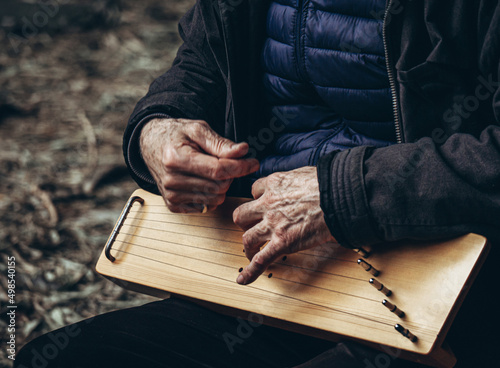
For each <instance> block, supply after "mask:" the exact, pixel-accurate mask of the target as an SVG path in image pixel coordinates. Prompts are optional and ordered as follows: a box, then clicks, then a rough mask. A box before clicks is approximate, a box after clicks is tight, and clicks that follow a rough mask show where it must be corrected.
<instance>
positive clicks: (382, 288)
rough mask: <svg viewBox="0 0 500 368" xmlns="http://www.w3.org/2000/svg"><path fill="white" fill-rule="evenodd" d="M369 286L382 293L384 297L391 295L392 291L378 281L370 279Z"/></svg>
mask: <svg viewBox="0 0 500 368" xmlns="http://www.w3.org/2000/svg"><path fill="white" fill-rule="evenodd" d="M370 284H372V285H373V287H374V288H375V289H377V290H378V291H380V292H382V293H383V294H384V295H385V296H391V295H392V291H391V290H389V289H388V288H386V287H385V286H384V284H382V283H380V282H379V281H378V280H375V279H370Z"/></svg>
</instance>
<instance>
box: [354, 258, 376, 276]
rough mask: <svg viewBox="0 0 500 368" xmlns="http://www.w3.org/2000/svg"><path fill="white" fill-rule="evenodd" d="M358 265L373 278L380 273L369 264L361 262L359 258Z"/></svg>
mask: <svg viewBox="0 0 500 368" xmlns="http://www.w3.org/2000/svg"><path fill="white" fill-rule="evenodd" d="M358 264H359V265H360V266H361V267H363V268H364V269H365V271H367V272H370V273H371V274H372V275H373V276H378V275H379V274H380V271H378V270H377V269H375V267H373V266H372V265H371V264H369V263H368V262H366V261H365V260H362V259H361V258H360V259H358Z"/></svg>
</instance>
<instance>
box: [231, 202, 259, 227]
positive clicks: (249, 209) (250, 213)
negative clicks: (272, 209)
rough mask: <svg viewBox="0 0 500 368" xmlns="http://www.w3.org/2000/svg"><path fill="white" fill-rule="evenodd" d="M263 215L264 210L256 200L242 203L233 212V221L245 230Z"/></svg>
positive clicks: (257, 221)
mask: <svg viewBox="0 0 500 368" xmlns="http://www.w3.org/2000/svg"><path fill="white" fill-rule="evenodd" d="M263 217H264V210H263V208H262V206H261V205H260V204H259V203H258V202H257V201H252V202H248V203H245V204H242V205H241V206H239V207H238V208H236V209H235V210H234V212H233V221H234V223H235V224H236V225H238V226H239V227H241V228H242V229H243V230H245V231H247V230H248V229H250V228H251V227H253V226H255V224H257V223H259V222H260V221H261V220H262V218H263Z"/></svg>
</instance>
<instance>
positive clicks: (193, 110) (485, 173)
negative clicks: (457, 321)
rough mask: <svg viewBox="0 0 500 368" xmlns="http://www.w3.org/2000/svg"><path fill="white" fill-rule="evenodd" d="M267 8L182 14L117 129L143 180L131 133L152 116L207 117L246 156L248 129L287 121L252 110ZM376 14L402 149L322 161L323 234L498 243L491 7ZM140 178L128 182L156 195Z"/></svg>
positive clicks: (236, 6)
mask: <svg viewBox="0 0 500 368" xmlns="http://www.w3.org/2000/svg"><path fill="white" fill-rule="evenodd" d="M268 5H269V1H267V0H248V1H247V0H205V1H203V0H202V1H198V3H197V4H196V5H195V7H194V8H193V9H191V10H190V11H189V12H188V13H187V14H186V16H185V17H184V18H183V19H182V21H181V22H180V26H179V30H180V34H181V36H182V38H183V40H184V44H183V45H182V46H181V47H180V49H179V53H178V56H177V58H176V59H175V61H174V64H173V66H172V68H171V69H170V70H169V71H167V72H166V73H165V74H164V75H162V76H161V77H159V78H158V79H156V80H155V81H154V82H153V84H152V85H151V87H150V90H149V93H148V94H147V96H146V97H144V98H143V99H142V100H141V101H140V102H139V103H138V105H137V107H136V109H135V110H134V112H133V114H132V116H131V118H130V121H129V124H128V126H127V129H126V132H125V137H124V152H125V158H126V161H127V163H128V164H129V166H130V163H131V162H132V163H133V165H132V166H134V167H135V168H141V170H142V172H147V170H144V163H143V162H142V160H141V159H140V154H139V148H138V144H137V139H133V140H131V136H132V133H133V132H134V129H135V134H134V136H135V137H137V136H138V132H139V131H140V127H138V128H137V125H138V123H139V122H140V121H141V120H142V119H143V118H145V117H148V116H150V115H151V114H153V113H161V114H166V115H169V116H172V117H182V118H192V119H203V120H206V121H207V122H208V123H209V124H210V125H211V126H212V127H213V128H214V129H215V130H216V131H218V132H219V133H220V134H222V135H224V136H226V137H228V138H230V139H233V140H235V141H249V142H251V147H252V148H251V154H253V155H255V156H259V155H260V154H265V149H262V146H263V145H262V144H258V137H259V132H262V131H263V130H266V129H267V131H268V130H269V129H270V128H271V131H272V127H273V126H274V125H276V123H275V120H273V119H286V116H278V117H273V116H268V115H267V114H266V112H265V109H264V108H263V106H265V103H264V101H262V96H263V94H262V93H261V92H262V90H261V89H262V86H261V80H262V78H261V73H262V70H261V65H260V56H261V46H262V44H263V41H264V39H265V22H266V16H265V15H266V11H267V7H268ZM386 13H387V14H379V16H380V17H382V18H384V17H385V25H384V38H385V46H386V53H387V62H388V71H389V75H390V79H391V84H392V89H393V94H394V114H395V120H396V124H395V125H396V126H395V129H396V132H397V136H398V140H399V142H400V143H401V144H398V145H394V146H390V147H386V148H380V149H373V148H370V147H366V146H363V147H358V148H354V149H350V150H347V151H342V152H338V153H333V154H329V155H327V156H324V157H322V159H321V160H320V163H319V165H318V174H319V182H320V187H321V202H322V207H323V210H324V212H325V216H326V219H327V222H328V225H329V227H330V229H331V232H332V234H333V235H334V237H335V238H336V239H337V240H338V241H339V242H341V244H343V245H345V246H349V247H356V246H359V245H366V244H374V243H378V242H383V241H393V240H398V239H403V238H435V237H448V236H455V235H459V234H463V233H467V232H476V233H480V234H484V235H486V236H488V237H489V238H490V239H500V226H498V225H499V219H500V127H499V121H500V92H499V91H500V88H499V86H500V84H499V82H498V81H499V72H498V70H499V59H500V39H499V38H500V5H499V4H498V2H497V1H492V0H483V1H476V0H427V1H411V0H404V1H403V0H393V1H391V5H390V6H388V8H387V10H386ZM136 128H137V129H136ZM252 142H256V143H255V145H253V146H252ZM141 165H142V166H141ZM141 170H134V169H133V170H131V173H132V176H133V177H134V178H135V179H136V180H137V181H138V183H139V185H140V186H142V187H143V188H145V189H147V190H150V191H153V192H157V190H156V186H155V184H154V182H153V181H152V179H151V178H150V177H144V175H137V171H141ZM236 185H240V186H241V188H240V190H238V188H237V187H235V188H233V192H232V193H236V194H239V195H241V194H242V193H243V191H244V190H246V191H247V190H248V188H244V182H243V181H240V182H239V183H238V184H236ZM247 193H248V192H247Z"/></svg>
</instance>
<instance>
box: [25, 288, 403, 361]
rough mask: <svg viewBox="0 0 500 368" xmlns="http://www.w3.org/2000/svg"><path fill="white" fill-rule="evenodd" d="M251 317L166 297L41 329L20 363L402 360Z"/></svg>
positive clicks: (26, 349)
mask: <svg viewBox="0 0 500 368" xmlns="http://www.w3.org/2000/svg"><path fill="white" fill-rule="evenodd" d="M250 317H252V318H249V320H248V321H245V320H242V319H238V318H232V317H228V316H224V315H221V314H218V313H215V312H213V311H210V310H208V309H206V308H203V307H200V306H198V305H196V304H194V303H190V302H187V301H184V300H180V299H175V298H172V299H167V300H163V301H158V302H154V303H149V304H146V305H143V306H140V307H136V308H130V309H125V310H119V311H115V312H111V313H107V314H103V315H100V316H96V317H94V318H91V319H88V320H84V321H81V322H79V323H77V324H74V325H70V326H66V327H64V328H62V329H59V330H56V331H54V332H51V333H48V334H46V335H44V336H41V337H39V338H37V339H35V340H33V341H32V342H30V343H29V344H27V345H26V346H25V347H24V348H23V349H22V350H21V351H20V352H19V354H18V356H17V358H16V365H15V367H16V368H23V367H30V368H31V367H33V368H54V367H73V368H78V367H97V368H98V367H107V368H112V367H148V368H153V367H158V368H161V367H182V368H190V367H193V368H198V367H218V368H219V367H221V368H224V367H231V368H234V367H238V368H245V367H252V368H255V367H295V366H300V368H321V367H333V366H334V367H338V368H351V367H363V368H364V367H367V366H368V367H369V366H370V364H372V365H373V366H375V367H377V366H380V364H382V366H384V367H396V363H397V362H394V361H393V360H392V358H391V357H389V356H388V355H386V354H381V353H379V352H375V351H371V350H369V349H367V348H364V347H362V346H360V345H356V344H353V343H343V344H334V343H331V342H328V341H324V340H319V339H315V338H312V337H307V336H304V335H300V334H296V333H291V332H287V331H283V330H280V329H276V328H272V327H268V326H264V325H261V323H260V322H261V320H260V318H259V316H257V315H255V316H250ZM387 364H389V365H387ZM403 366H406V365H403Z"/></svg>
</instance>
